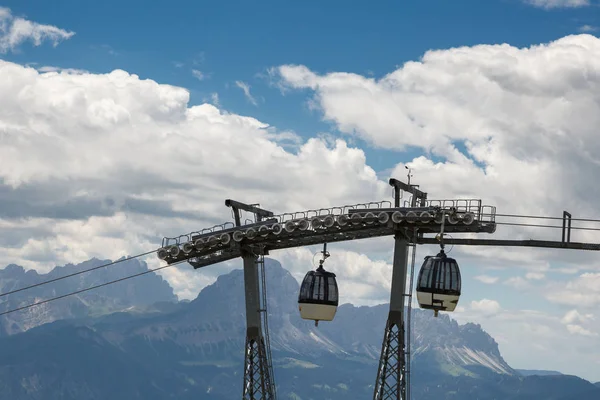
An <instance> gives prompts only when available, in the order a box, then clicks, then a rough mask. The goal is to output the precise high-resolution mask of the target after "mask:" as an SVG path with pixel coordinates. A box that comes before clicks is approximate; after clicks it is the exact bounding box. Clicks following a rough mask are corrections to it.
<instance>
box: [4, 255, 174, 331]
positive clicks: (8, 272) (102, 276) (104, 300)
mask: <svg viewBox="0 0 600 400" xmlns="http://www.w3.org/2000/svg"><path fill="white" fill-rule="evenodd" d="M108 262H110V261H109V260H98V259H91V260H89V261H86V262H83V263H81V264H78V265H72V264H69V265H65V266H64V267H56V268H54V269H53V270H52V271H50V272H49V273H47V274H38V273H37V272H36V271H34V270H29V271H25V269H23V267H20V266H18V265H14V264H12V265H9V266H7V267H6V268H4V269H1V270H0V293H6V292H9V291H12V290H16V289H19V288H23V287H26V286H30V285H35V284H37V283H40V282H44V281H48V280H51V279H55V278H58V277H61V276H65V275H68V274H71V273H73V272H78V271H82V270H84V269H88V268H94V267H96V266H99V265H103V264H106V263H108ZM147 270H148V267H147V265H146V264H145V263H143V262H140V261H138V260H135V259H134V260H128V261H124V262H121V263H118V264H115V265H113V266H110V267H107V268H100V269H97V270H95V271H91V272H89V273H84V274H81V275H76V276H74V277H71V278H67V279H63V280H60V281H57V282H54V283H52V284H49V285H44V286H39V287H36V288H33V289H31V290H25V291H22V292H18V293H15V294H12V295H8V296H6V297H4V298H3V299H2V300H3V301H2V302H1V303H0V311H7V310H9V309H13V308H16V307H20V306H23V305H27V304H31V303H34V302H36V301H40V300H43V299H46V298H50V297H56V296H60V295H62V294H66V293H70V292H74V291H77V290H81V289H84V288H87V287H90V286H93V285H97V284H101V283H104V282H108V281H112V280H115V279H119V278H122V277H125V276H128V275H132V274H135V273H139V272H143V271H147ZM176 301H177V296H175V295H174V294H173V289H172V288H171V286H169V284H168V283H167V282H166V281H165V280H163V279H162V278H161V277H160V276H158V275H156V274H154V273H150V274H147V275H142V276H140V277H138V278H135V279H131V280H127V281H123V282H119V283H116V284H113V285H108V286H105V287H102V288H99V289H94V290H91V291H89V292H84V293H81V294H78V295H75V296H70V297H66V298H64V299H61V300H57V301H54V302H50V303H47V304H43V305H40V306H37V307H32V308H30V309H28V310H24V311H21V312H17V313H11V314H7V315H5V316H2V317H0V336H2V335H12V334H15V333H20V332H24V331H26V330H28V329H31V328H33V327H36V326H39V325H42V324H46V323H48V322H52V321H56V320H61V319H69V318H79V317H85V316H90V315H102V314H106V313H110V312H115V311H120V310H125V309H127V308H129V307H145V306H149V305H151V304H153V303H156V302H176Z"/></svg>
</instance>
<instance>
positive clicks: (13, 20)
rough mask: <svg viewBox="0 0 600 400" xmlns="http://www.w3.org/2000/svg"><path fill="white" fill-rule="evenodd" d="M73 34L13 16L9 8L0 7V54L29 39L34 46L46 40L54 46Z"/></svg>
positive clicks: (52, 26)
mask: <svg viewBox="0 0 600 400" xmlns="http://www.w3.org/2000/svg"><path fill="white" fill-rule="evenodd" d="M73 35H75V32H71V31H67V30H64V29H61V28H58V27H56V26H54V25H44V24H40V23H37V22H33V21H29V20H27V19H25V18H21V17H15V16H14V15H13V14H12V11H11V10H10V9H9V8H6V7H0V54H4V53H7V52H9V51H14V50H15V49H17V47H18V46H20V45H21V44H23V43H24V42H26V41H31V42H32V43H33V45H34V46H40V45H41V44H42V42H45V41H48V42H50V43H52V45H53V46H55V47H56V46H57V45H58V44H59V43H60V42H62V41H63V40H67V39H70V38H71V37H72V36H73Z"/></svg>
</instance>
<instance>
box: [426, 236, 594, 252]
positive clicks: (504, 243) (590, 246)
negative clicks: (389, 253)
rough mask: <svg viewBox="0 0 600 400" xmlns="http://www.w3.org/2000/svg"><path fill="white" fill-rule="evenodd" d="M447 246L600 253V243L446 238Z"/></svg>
mask: <svg viewBox="0 0 600 400" xmlns="http://www.w3.org/2000/svg"><path fill="white" fill-rule="evenodd" d="M417 242H418V244H439V243H440V242H439V240H437V239H435V238H420V239H418V241H417ZM444 243H445V244H446V245H457V246H461V245H464V246H501V247H538V248H544V249H568V250H591V251H600V243H580V242H558V241H551V240H532V239H529V240H510V239H509V240H503V239H449V238H444Z"/></svg>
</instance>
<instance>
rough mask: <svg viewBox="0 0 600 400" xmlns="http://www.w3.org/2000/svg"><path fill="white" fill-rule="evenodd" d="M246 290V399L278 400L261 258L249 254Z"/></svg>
mask: <svg viewBox="0 0 600 400" xmlns="http://www.w3.org/2000/svg"><path fill="white" fill-rule="evenodd" d="M243 260H244V289H245V297H246V351H245V360H244V387H243V391H242V399H243V400H274V399H275V396H274V382H273V377H272V376H271V374H270V370H269V365H270V360H269V355H268V352H267V351H266V344H265V338H264V336H263V332H262V326H261V315H260V288H259V277H258V266H257V264H256V260H257V257H256V256H255V255H254V254H251V253H250V254H248V253H245V254H244V255H243Z"/></svg>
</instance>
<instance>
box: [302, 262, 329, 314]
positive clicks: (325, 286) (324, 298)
mask: <svg viewBox="0 0 600 400" xmlns="http://www.w3.org/2000/svg"><path fill="white" fill-rule="evenodd" d="M338 301H339V296H338V286H337V282H336V280H335V274H334V273H333V272H327V271H325V269H323V265H319V268H317V270H316V271H309V272H308V273H307V274H306V275H305V276H304V280H303V281H302V285H301V287H300V294H299V295H298V308H299V310H300V316H301V317H302V318H303V319H310V320H314V321H315V326H317V325H318V324H319V321H332V320H333V318H334V317H335V313H336V311H337V306H338Z"/></svg>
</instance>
